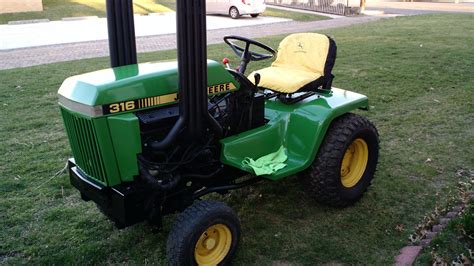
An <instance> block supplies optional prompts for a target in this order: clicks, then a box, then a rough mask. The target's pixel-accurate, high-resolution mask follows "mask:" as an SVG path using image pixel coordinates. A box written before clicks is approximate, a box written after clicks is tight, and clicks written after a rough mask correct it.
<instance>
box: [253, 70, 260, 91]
mask: <svg viewBox="0 0 474 266" xmlns="http://www.w3.org/2000/svg"><path fill="white" fill-rule="evenodd" d="M253 78H254V80H255V87H256V88H257V87H258V84H259V83H260V74H258V73H255V75H253Z"/></svg>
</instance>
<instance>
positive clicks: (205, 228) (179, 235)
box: [166, 200, 240, 265]
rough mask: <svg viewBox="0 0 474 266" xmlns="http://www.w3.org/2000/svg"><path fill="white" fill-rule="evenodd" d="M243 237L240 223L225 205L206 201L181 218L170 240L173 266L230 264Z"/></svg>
mask: <svg viewBox="0 0 474 266" xmlns="http://www.w3.org/2000/svg"><path fill="white" fill-rule="evenodd" d="M239 236H240V222H239V219H238V218H237V215H236V214H235V212H234V211H233V210H232V209H231V208H230V207H229V206H227V205H226V204H225V203H222V202H219V201H212V200H205V201H200V202H197V203H195V204H193V205H192V206H190V207H188V208H187V209H186V210H184V212H182V213H181V214H179V215H178V218H177V219H176V221H175V223H174V224H173V227H172V229H171V232H170V233H169V235H168V241H167V248H166V249H167V256H168V260H169V262H170V264H171V265H218V264H220V265H222V264H226V263H228V262H229V260H230V259H231V257H232V255H233V254H234V252H235V250H236V249H237V244H238V240H239Z"/></svg>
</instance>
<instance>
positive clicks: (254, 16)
mask: <svg viewBox="0 0 474 266" xmlns="http://www.w3.org/2000/svg"><path fill="white" fill-rule="evenodd" d="M258 15H260V14H250V16H251V17H252V18H256V17H258Z"/></svg>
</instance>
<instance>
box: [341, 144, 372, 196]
mask: <svg viewBox="0 0 474 266" xmlns="http://www.w3.org/2000/svg"><path fill="white" fill-rule="evenodd" d="M368 161H369V148H368V146H367V143H366V142H365V140H363V139H360V138H359V139H355V140H354V141H353V142H352V143H351V145H349V147H348V148H347V150H346V153H345V154H344V158H343V159H342V165H341V181H342V185H343V186H344V187H346V188H351V187H354V186H355V185H356V184H357V183H358V182H359V181H360V179H361V178H362V176H363V175H364V172H365V168H366V167H367V162H368Z"/></svg>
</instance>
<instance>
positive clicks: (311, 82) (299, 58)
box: [249, 33, 337, 94]
mask: <svg viewBox="0 0 474 266" xmlns="http://www.w3.org/2000/svg"><path fill="white" fill-rule="evenodd" d="M336 49H337V48H336V43H335V42H334V40H332V39H331V38H330V37H328V36H326V35H323V34H318V33H296V34H291V35H289V36H287V37H286V38H285V39H283V41H281V43H280V46H279V47H278V54H277V57H276V59H275V61H274V62H273V63H272V65H271V66H270V67H267V68H263V69H260V70H257V71H254V72H252V73H251V74H250V75H249V79H250V81H252V82H253V83H254V84H255V74H257V73H258V74H259V75H260V83H259V84H258V86H259V87H263V88H266V89H270V90H272V91H275V92H281V93H287V94H291V93H295V92H301V91H314V90H316V89H318V88H320V87H322V88H323V89H327V90H330V89H331V83H332V79H333V77H334V76H333V75H332V74H331V71H332V68H333V66H334V62H335V60H336Z"/></svg>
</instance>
